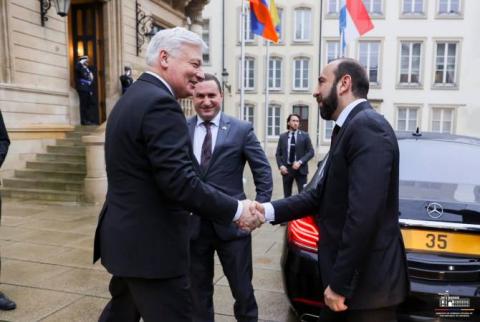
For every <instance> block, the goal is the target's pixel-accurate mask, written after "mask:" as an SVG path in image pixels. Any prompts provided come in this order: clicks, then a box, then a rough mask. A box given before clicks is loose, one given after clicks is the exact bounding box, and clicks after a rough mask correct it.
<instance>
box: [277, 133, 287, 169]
mask: <svg viewBox="0 0 480 322" xmlns="http://www.w3.org/2000/svg"><path fill="white" fill-rule="evenodd" d="M283 153H284V151H283V147H282V135H280V138H279V139H278V144H277V151H276V152H275V159H276V160H277V166H278V167H279V168H280V167H281V166H282V165H285V164H283V161H282V160H283Z"/></svg>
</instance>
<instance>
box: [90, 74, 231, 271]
mask: <svg viewBox="0 0 480 322" xmlns="http://www.w3.org/2000/svg"><path fill="white" fill-rule="evenodd" d="M190 146H191V145H190V138H189V135H188V128H187V123H186V120H185V116H184V115H183V112H182V110H181V108H180V105H179V104H178V102H177V101H176V99H175V98H174V97H173V95H172V94H171V93H170V92H169V91H168V89H167V88H166V86H165V85H164V84H163V83H162V82H161V81H160V80H159V79H158V78H156V77H154V76H152V75H150V74H146V73H144V74H143V75H141V77H140V78H139V80H138V81H137V82H135V83H134V84H133V85H132V86H131V87H130V88H129V90H128V91H127V92H126V93H125V95H123V96H122V97H121V98H120V100H119V101H118V102H117V104H116V105H115V107H114V108H113V110H112V112H111V113H110V115H109V118H108V122H107V129H106V137H105V161H106V168H107V178H108V192H107V196H106V201H105V205H104V207H103V209H102V212H101V215H100V219H99V223H98V226H97V231H96V234H95V251H94V261H95V260H96V259H98V258H99V257H101V258H102V264H103V265H104V266H105V267H106V268H107V270H108V271H109V272H110V273H111V274H113V275H116V276H122V277H140V278H169V277H174V276H181V275H184V274H187V273H188V262H189V240H190V238H189V237H190V230H189V228H188V225H189V217H190V213H189V212H188V211H187V210H189V211H195V213H198V214H200V215H202V216H205V217H206V218H208V219H210V220H214V221H218V222H221V223H223V224H230V223H231V221H232V220H233V216H234V214H235V212H236V209H237V205H238V202H237V200H236V199H234V198H232V197H230V196H227V195H226V194H224V193H221V192H219V191H217V190H215V189H214V188H212V187H210V186H209V185H207V184H205V183H203V182H202V181H201V180H200V178H199V177H198V176H197V174H196V172H195V169H194V168H193V165H192V161H191V159H190V155H189V148H190Z"/></svg>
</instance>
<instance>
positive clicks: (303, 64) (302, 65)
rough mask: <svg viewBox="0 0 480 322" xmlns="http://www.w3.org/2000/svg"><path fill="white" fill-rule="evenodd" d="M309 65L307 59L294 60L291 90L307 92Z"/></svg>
mask: <svg viewBox="0 0 480 322" xmlns="http://www.w3.org/2000/svg"><path fill="white" fill-rule="evenodd" d="M309 63H310V59H308V58H303V57H302V58H295V59H294V60H293V69H294V73H293V89H294V90H308V89H309V83H308V81H309V70H308V69H309Z"/></svg>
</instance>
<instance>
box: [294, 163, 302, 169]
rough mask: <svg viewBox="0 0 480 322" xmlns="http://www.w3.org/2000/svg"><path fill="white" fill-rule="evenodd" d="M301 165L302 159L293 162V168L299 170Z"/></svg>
mask: <svg viewBox="0 0 480 322" xmlns="http://www.w3.org/2000/svg"><path fill="white" fill-rule="evenodd" d="M301 166H302V163H301V162H300V161H295V162H293V164H292V169H293V170H298V169H300V167H301Z"/></svg>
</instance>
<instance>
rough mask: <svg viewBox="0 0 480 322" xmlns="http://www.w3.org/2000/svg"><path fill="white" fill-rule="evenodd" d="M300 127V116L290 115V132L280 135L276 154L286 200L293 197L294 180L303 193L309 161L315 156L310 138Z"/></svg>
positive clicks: (288, 120)
mask: <svg viewBox="0 0 480 322" xmlns="http://www.w3.org/2000/svg"><path fill="white" fill-rule="evenodd" d="M299 126H300V115H298V114H290V115H289V116H288V118H287V130H288V131H287V132H285V133H283V134H281V135H280V138H279V139H278V145H277V152H276V154H275V157H276V159H277V165H278V168H279V170H280V173H281V174H282V180H283V194H284V196H285V198H287V197H290V196H291V195H292V185H293V180H295V182H296V183H297V188H298V192H299V193H300V192H302V190H303V186H304V185H305V184H306V183H307V175H308V161H309V160H310V159H311V158H313V156H314V154H315V151H314V150H313V146H312V141H311V140H310V136H309V135H308V133H307V132H303V131H301V130H299V129H298V127H299Z"/></svg>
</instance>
